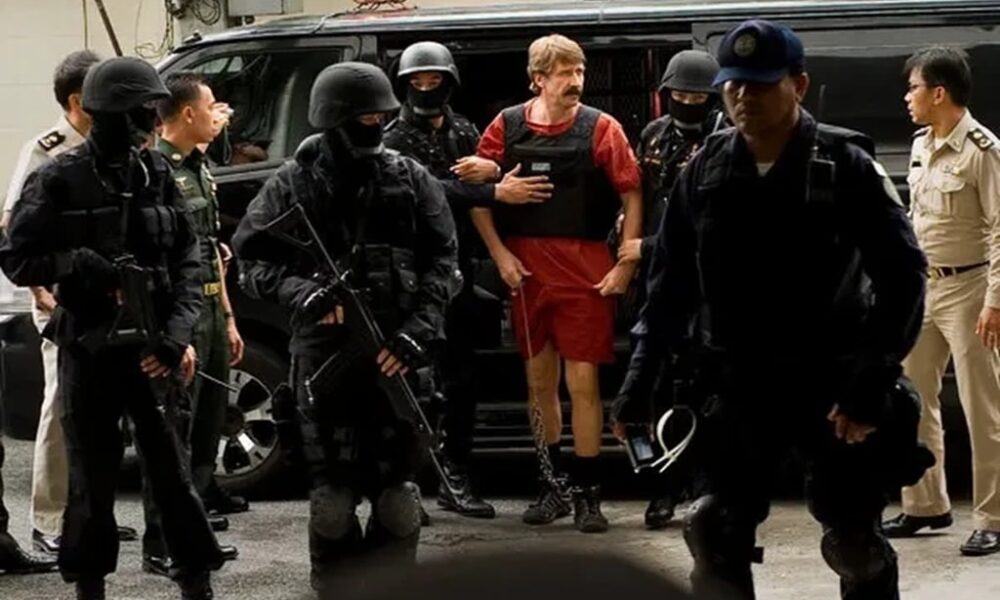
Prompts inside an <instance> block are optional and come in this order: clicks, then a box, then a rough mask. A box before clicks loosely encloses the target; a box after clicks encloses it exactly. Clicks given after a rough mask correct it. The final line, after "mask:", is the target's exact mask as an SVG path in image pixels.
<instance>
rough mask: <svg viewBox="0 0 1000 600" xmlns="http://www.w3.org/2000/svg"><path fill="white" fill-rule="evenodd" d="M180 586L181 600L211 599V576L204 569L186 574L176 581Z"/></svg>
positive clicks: (212, 594)
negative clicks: (201, 571) (192, 573)
mask: <svg viewBox="0 0 1000 600" xmlns="http://www.w3.org/2000/svg"><path fill="white" fill-rule="evenodd" d="M177 585H179V586H180V588H181V600H212V599H213V598H215V594H214V593H213V592H212V577H211V575H209V573H208V572H207V571H206V572H204V573H197V574H194V575H186V576H183V577H181V578H180V579H179V580H178V581H177Z"/></svg>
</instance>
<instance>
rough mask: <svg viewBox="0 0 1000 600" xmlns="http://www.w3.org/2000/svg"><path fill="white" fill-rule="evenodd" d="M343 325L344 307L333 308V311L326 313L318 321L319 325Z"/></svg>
mask: <svg viewBox="0 0 1000 600" xmlns="http://www.w3.org/2000/svg"><path fill="white" fill-rule="evenodd" d="M343 324H344V307H343V306H339V305H338V306H335V307H333V310H331V311H330V312H328V313H326V314H325V315H324V316H323V318H322V319H320V320H319V325H343Z"/></svg>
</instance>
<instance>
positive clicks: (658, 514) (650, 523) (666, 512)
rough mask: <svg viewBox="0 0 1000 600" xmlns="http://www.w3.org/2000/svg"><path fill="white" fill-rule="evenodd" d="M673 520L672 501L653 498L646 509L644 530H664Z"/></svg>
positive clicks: (668, 498)
mask: <svg viewBox="0 0 1000 600" xmlns="http://www.w3.org/2000/svg"><path fill="white" fill-rule="evenodd" d="M673 518H674V499H673V498H671V497H670V496H664V497H662V498H654V499H653V500H652V501H651V502H650V503H649V507H647V508H646V518H645V520H646V529H651V530H656V529H665V528H666V527H667V526H668V525H670V521H672V520H673Z"/></svg>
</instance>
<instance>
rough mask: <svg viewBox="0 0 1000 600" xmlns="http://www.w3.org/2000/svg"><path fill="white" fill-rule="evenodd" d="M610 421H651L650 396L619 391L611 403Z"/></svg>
mask: <svg viewBox="0 0 1000 600" xmlns="http://www.w3.org/2000/svg"><path fill="white" fill-rule="evenodd" d="M611 421H612V422H614V423H626V424H630V425H632V424H645V423H652V422H653V401H652V398H650V397H649V396H645V397H641V396H638V395H634V394H626V393H622V392H619V393H618V395H617V396H615V399H614V401H613V402H612V403H611Z"/></svg>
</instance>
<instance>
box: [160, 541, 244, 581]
mask: <svg viewBox="0 0 1000 600" xmlns="http://www.w3.org/2000/svg"><path fill="white" fill-rule="evenodd" d="M219 550H221V551H222V560H225V561H229V560H236V559H237V558H239V556H240V550H239V548H237V547H236V546H230V545H219ZM172 568H174V561H173V559H172V558H170V557H169V556H160V555H158V554H143V555H142V571H143V572H144V573H150V574H152V575H160V576H162V577H170V569H172Z"/></svg>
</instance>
